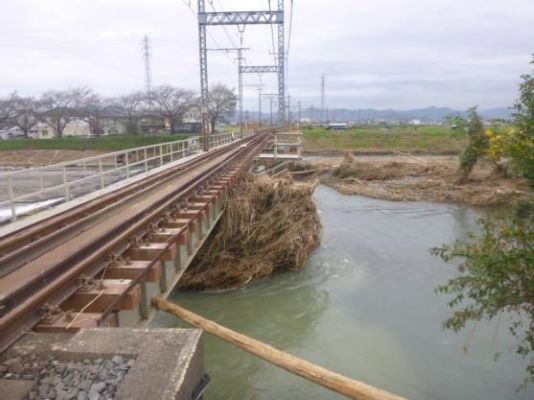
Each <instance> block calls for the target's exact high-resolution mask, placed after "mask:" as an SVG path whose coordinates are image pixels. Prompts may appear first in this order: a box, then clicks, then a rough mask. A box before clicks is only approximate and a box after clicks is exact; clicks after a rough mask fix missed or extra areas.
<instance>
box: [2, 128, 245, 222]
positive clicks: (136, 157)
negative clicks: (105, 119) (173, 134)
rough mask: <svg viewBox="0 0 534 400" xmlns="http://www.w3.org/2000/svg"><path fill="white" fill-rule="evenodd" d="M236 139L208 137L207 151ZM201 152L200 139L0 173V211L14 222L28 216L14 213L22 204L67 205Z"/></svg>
mask: <svg viewBox="0 0 534 400" xmlns="http://www.w3.org/2000/svg"><path fill="white" fill-rule="evenodd" d="M239 139H240V135H239V134H238V133H221V134H217V135H210V136H209V148H210V149H215V148H217V147H220V146H223V145H226V144H229V143H232V142H234V141H236V140H239ZM200 152H202V146H201V142H200V137H192V138H188V139H185V140H177V141H174V142H164V143H158V144H154V145H150V146H143V147H136V148H131V149H126V150H122V151H115V152H112V153H106V154H102V155H98V156H93V157H87V158H81V159H78V160H72V161H66V162H62V163H59V164H53V165H46V166H42V167H33V168H26V169H22V170H17V171H12V172H4V173H0V188H1V186H3V185H2V184H1V182H3V183H4V184H5V189H6V190H3V189H2V190H1V191H0V193H2V194H1V195H0V210H2V209H6V208H7V209H9V210H10V218H9V217H8V218H9V219H11V221H15V220H16V219H17V216H18V215H20V214H22V213H26V212H27V210H25V211H24V210H17V208H22V209H24V208H26V207H24V205H25V204H35V203H40V204H42V206H46V205H52V204H57V203H62V202H65V201H69V200H72V199H74V198H76V197H80V196H82V195H84V194H87V193H90V192H93V191H95V190H99V189H104V188H105V187H108V186H110V185H112V184H115V183H117V182H119V181H121V180H123V179H128V178H130V177H132V176H135V175H138V174H142V173H145V174H146V173H147V172H148V171H149V170H151V169H153V168H156V167H161V166H162V165H165V164H168V163H171V162H174V161H177V160H179V159H181V158H184V157H187V156H191V155H193V154H197V153H200ZM36 208H39V207H36ZM8 216H9V214H8ZM0 222H1V221H0Z"/></svg>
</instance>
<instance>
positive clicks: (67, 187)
mask: <svg viewBox="0 0 534 400" xmlns="http://www.w3.org/2000/svg"><path fill="white" fill-rule="evenodd" d="M63 185H65V201H69V197H70V190H69V185H68V184H67V168H65V166H63Z"/></svg>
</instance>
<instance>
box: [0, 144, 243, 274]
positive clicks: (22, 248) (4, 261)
mask: <svg viewBox="0 0 534 400" xmlns="http://www.w3.org/2000/svg"><path fill="white" fill-rule="evenodd" d="M240 143H243V141H242V140H240V141H236V142H233V143H230V144H227V145H225V146H224V147H222V148H218V149H215V150H213V151H211V152H208V153H204V154H201V155H200V156H198V157H196V158H194V159H192V160H189V161H186V162H185V163H182V164H179V165H177V166H175V167H171V168H169V169H166V170H164V171H161V172H159V173H157V174H154V175H151V176H149V177H147V178H145V179H142V180H140V181H137V182H134V183H131V184H128V185H126V186H123V187H122V188H119V189H117V190H115V191H113V192H111V193H109V194H107V195H104V196H103V197H101V198H98V199H94V200H90V201H88V202H86V203H83V204H80V205H79V206H76V207H74V208H71V209H69V210H67V211H66V212H64V213H61V214H58V215H56V216H52V217H50V218H48V219H45V220H42V221H40V222H38V223H35V224H33V225H30V226H28V227H25V228H23V229H21V230H18V231H15V232H12V233H10V234H8V235H6V236H4V237H2V238H0V278H1V277H3V276H5V275H6V274H8V273H9V272H11V271H12V270H13V269H14V268H16V267H17V266H13V264H14V263H15V262H16V261H17V260H19V261H20V260H23V262H28V261H29V259H28V255H30V254H33V255H34V256H37V255H38V253H36V252H35V250H34V249H36V248H38V247H39V246H40V247H45V246H46V244H47V243H50V242H51V241H53V240H54V239H57V238H59V237H60V236H62V235H65V234H67V233H68V232H70V231H72V230H73V229H76V227H77V226H80V225H82V223H84V224H87V223H88V222H89V221H90V220H92V219H94V218H96V217H97V216H98V215H101V214H103V213H105V212H109V211H110V209H109V207H110V206H112V207H118V206H120V205H121V204H124V203H126V202H128V201H131V197H132V196H140V195H143V194H144V193H146V192H147V191H149V190H152V189H153V188H154V187H156V186H158V185H159V184H161V183H163V181H165V180H168V179H172V178H173V177H174V176H176V173H177V172H181V173H184V172H187V171H190V170H192V169H194V168H195V167H196V166H197V165H199V164H200V163H202V162H204V161H205V160H207V159H210V158H211V157H215V156H217V155H219V154H222V153H224V152H226V151H228V149H229V148H232V147H235V146H238V145H239V144H240ZM73 222H74V224H73Z"/></svg>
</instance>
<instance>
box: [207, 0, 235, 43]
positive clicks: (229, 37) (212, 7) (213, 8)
mask: <svg viewBox="0 0 534 400" xmlns="http://www.w3.org/2000/svg"><path fill="white" fill-rule="evenodd" d="M208 3H209V4H210V6H211V9H212V10H213V12H217V10H216V9H215V6H214V5H213V0H208ZM219 4H220V3H219ZM221 8H222V7H221ZM222 28H223V30H224V33H225V34H226V37H227V38H228V40H230V43H231V44H232V47H237V45H236V44H235V42H234V39H233V38H232V36H231V35H230V32H228V28H227V27H226V26H225V25H223V26H222Z"/></svg>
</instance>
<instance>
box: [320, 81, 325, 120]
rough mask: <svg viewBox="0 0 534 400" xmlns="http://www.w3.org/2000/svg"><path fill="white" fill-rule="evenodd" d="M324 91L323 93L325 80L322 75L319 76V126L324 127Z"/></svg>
mask: <svg viewBox="0 0 534 400" xmlns="http://www.w3.org/2000/svg"><path fill="white" fill-rule="evenodd" d="M324 91H325V79H324V75H323V76H321V124H322V125H325V124H326V121H325V110H324Z"/></svg>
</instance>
